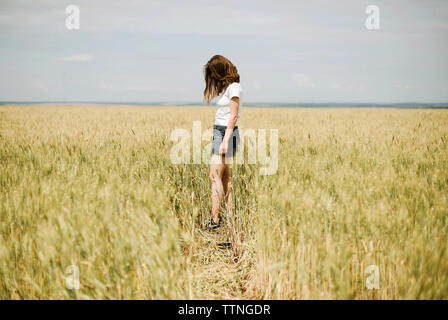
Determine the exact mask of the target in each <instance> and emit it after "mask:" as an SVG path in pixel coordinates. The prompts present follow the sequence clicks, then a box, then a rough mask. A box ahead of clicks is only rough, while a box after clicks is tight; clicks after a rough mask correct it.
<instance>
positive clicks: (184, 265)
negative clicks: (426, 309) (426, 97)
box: [0, 106, 448, 299]
mask: <svg viewBox="0 0 448 320" xmlns="http://www.w3.org/2000/svg"><path fill="white" fill-rule="evenodd" d="M213 114H214V109H213V108H207V107H184V108H181V107H131V106H120V107H118V106H117V107H115V106H114V107H105V106H3V107H0V159H1V160H0V166H1V167H0V187H1V194H0V236H1V238H0V239H1V240H0V298H2V299H175V298H180V299H182V298H189V299H197V298H205V299H215V298H224V299H227V298H249V299H252V298H264V299H322V298H324V299H350V298H356V299H370V298H372V299H405V298H410V299H436V298H442V299H447V298H448V252H447V249H446V243H447V232H448V148H447V140H448V126H447V124H448V112H447V111H445V110H424V109H418V110H404V109H281V108H271V109H265V108H259V109H255V108H245V109H244V110H243V116H242V118H241V122H240V124H239V126H240V128H242V129H244V128H254V129H258V128H266V129H270V128H274V129H278V130H279V168H278V172H277V173H276V174H275V175H270V176H261V175H259V171H258V168H257V167H258V165H249V164H244V165H233V168H232V171H233V189H234V193H235V202H236V205H237V209H236V210H237V218H236V220H233V219H230V218H229V217H228V216H227V215H226V214H225V207H223V218H224V227H223V228H222V230H220V231H219V232H214V233H212V232H209V231H207V230H205V229H203V227H202V223H203V221H204V220H205V219H206V217H207V216H208V215H209V210H210V187H209V181H208V166H207V165H206V164H202V165H186V164H182V165H175V164H172V163H171V161H170V149H171V147H172V145H173V143H172V142H171V141H170V133H171V131H172V130H173V129H175V128H185V129H188V130H191V128H192V123H193V121H194V120H200V121H201V122H202V128H203V130H204V129H206V127H207V126H209V127H210V126H211V124H212V120H213ZM203 143H204V145H205V144H206V142H203ZM71 265H74V266H77V267H78V268H79V271H80V273H79V275H80V285H81V286H80V288H79V290H70V289H68V288H67V286H66V278H67V277H68V274H67V273H66V271H67V267H68V266H71ZM370 265H374V266H376V267H378V270H379V279H380V281H379V285H380V287H379V289H372V290H368V289H367V288H366V279H367V277H368V276H369V274H368V273H366V268H367V267H368V266H370Z"/></svg>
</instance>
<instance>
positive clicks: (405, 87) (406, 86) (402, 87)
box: [394, 84, 416, 90]
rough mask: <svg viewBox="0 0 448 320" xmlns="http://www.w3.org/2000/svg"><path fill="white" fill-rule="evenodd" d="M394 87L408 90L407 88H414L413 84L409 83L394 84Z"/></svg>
mask: <svg viewBox="0 0 448 320" xmlns="http://www.w3.org/2000/svg"><path fill="white" fill-rule="evenodd" d="M394 88H397V89H407V90H409V89H416V87H415V86H412V85H409V84H396V85H394Z"/></svg>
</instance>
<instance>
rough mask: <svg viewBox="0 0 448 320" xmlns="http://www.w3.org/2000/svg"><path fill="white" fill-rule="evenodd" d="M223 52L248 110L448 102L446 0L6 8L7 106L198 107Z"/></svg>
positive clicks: (128, 0) (86, 0)
mask: <svg viewBox="0 0 448 320" xmlns="http://www.w3.org/2000/svg"><path fill="white" fill-rule="evenodd" d="M68 5H76V6H78V8H79V10H80V28H79V30H69V29H67V27H66V19H67V16H68V15H67V14H66V7H67V6H68ZM368 5H376V6H377V7H378V9H379V17H380V20H379V21H380V25H379V29H377V30H369V29H367V28H366V25H365V22H366V19H367V18H368V16H369V14H368V13H366V7H367V6H368ZM215 54H221V55H224V56H226V57H227V58H229V59H230V60H231V61H232V62H233V63H234V64H235V65H236V66H237V68H238V70H239V73H240V76H241V86H242V88H243V101H246V102H290V103H294V102H316V103H318V102H378V103H391V102H447V101H448V59H447V57H448V1H446V0H426V1H421V0H394V1H390V0H381V1H380V0H369V1H364V0H339V1H334V0H313V1H309V0H306V1H298V0H295V1H286V0H277V1H273V0H271V1H263V0H256V1H252V0H247V1H245V0H237V1H233V0H221V1H210V0H208V1H205V0H194V1H187V0H185V1H170V0H162V1H150V0H146V1H144V0H122V1H117V0H107V1H102V0H70V1H65V0H28V1H24V0H0V101H93V102H95V101H96V102H101V101H104V102H140V103H142V102H200V101H202V92H203V89H204V79H203V70H202V68H203V65H204V64H205V63H206V62H207V61H208V59H209V58H210V57H211V56H213V55H215Z"/></svg>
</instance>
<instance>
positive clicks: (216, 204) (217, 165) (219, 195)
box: [210, 154, 226, 222]
mask: <svg viewBox="0 0 448 320" xmlns="http://www.w3.org/2000/svg"><path fill="white" fill-rule="evenodd" d="M225 166H226V165H225V164H224V161H223V159H222V156H219V155H215V154H214V155H212V159H211V162H210V182H211V185H212V219H213V221H214V222H218V221H219V208H220V207H221V202H222V199H223V197H224V187H223V184H222V175H223V172H224V168H225Z"/></svg>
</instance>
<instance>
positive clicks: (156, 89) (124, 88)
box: [99, 84, 160, 92]
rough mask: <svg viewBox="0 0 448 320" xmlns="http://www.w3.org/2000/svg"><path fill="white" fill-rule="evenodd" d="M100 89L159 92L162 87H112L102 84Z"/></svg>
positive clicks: (136, 85) (137, 85)
mask: <svg viewBox="0 0 448 320" xmlns="http://www.w3.org/2000/svg"><path fill="white" fill-rule="evenodd" d="M99 87H100V89H103V90H107V91H134V92H138V91H159V90H160V87H158V86H154V85H151V84H128V85H120V86H117V85H111V84H101V85H100V86H99Z"/></svg>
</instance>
